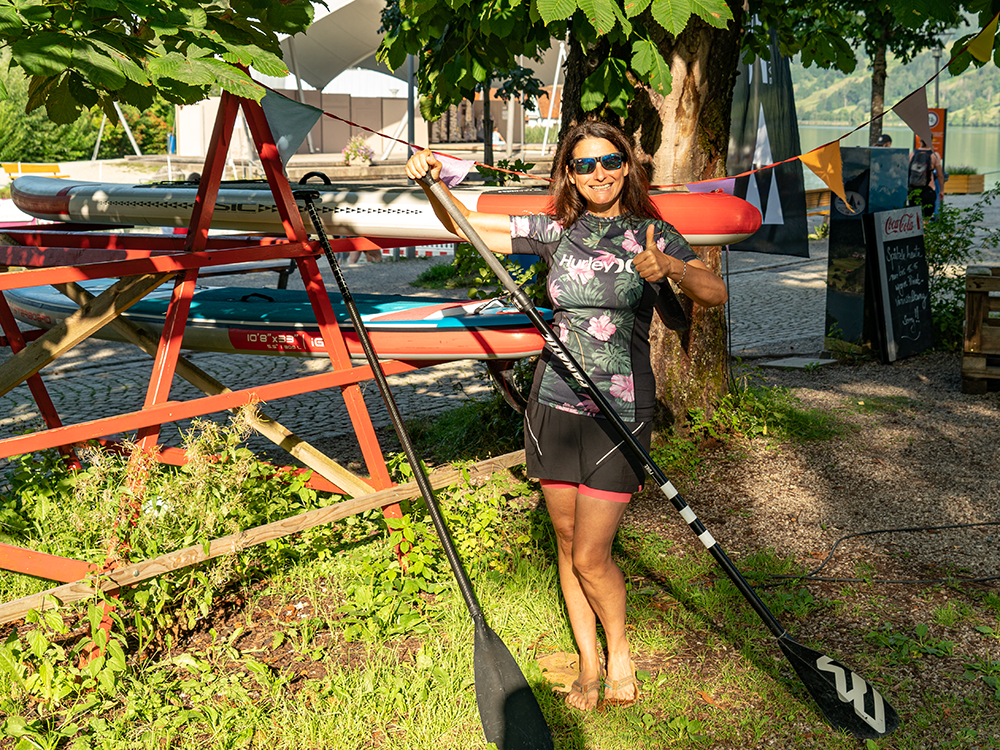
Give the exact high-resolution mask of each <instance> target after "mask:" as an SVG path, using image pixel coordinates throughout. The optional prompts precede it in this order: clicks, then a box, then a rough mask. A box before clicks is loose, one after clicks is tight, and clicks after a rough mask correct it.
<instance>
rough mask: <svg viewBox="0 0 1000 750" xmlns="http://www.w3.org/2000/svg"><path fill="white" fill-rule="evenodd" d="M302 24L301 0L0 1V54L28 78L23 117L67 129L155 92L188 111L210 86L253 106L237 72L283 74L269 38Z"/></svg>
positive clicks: (255, 89)
mask: <svg viewBox="0 0 1000 750" xmlns="http://www.w3.org/2000/svg"><path fill="white" fill-rule="evenodd" d="M312 18H313V7H312V4H311V3H310V2H309V0H0V48H9V49H10V52H11V64H12V65H13V66H17V67H20V68H21V69H22V70H24V72H25V73H26V74H27V75H28V77H29V96H28V103H27V111H28V112H31V111H33V110H35V109H38V108H39V107H44V108H45V111H46V113H47V114H48V116H49V118H50V119H51V120H52V121H53V122H56V123H70V122H73V121H74V120H75V119H76V118H77V117H78V116H79V114H80V112H81V111H82V110H85V109H90V108H91V107H94V106H95V105H99V106H100V107H101V108H102V109H103V110H104V111H105V112H106V113H108V114H113V113H114V109H113V104H114V102H116V101H117V102H120V103H122V104H131V105H132V106H134V107H136V108H137V109H139V110H146V109H147V108H149V107H150V106H151V105H152V104H153V101H154V98H155V96H156V94H160V95H161V96H162V97H163V98H165V99H166V100H167V101H169V102H172V103H175V104H191V103H194V102H197V101H200V100H202V99H204V98H205V97H207V96H208V95H209V93H210V91H211V89H212V87H214V86H217V87H219V88H221V89H223V90H225V91H229V92H231V93H233V94H236V95H237V96H241V97H246V98H250V99H254V100H257V101H259V100H260V99H261V97H263V95H264V89H263V88H262V87H261V86H259V85H258V84H256V83H254V82H253V81H252V80H251V79H250V77H249V76H248V75H247V74H246V73H245V72H244V71H243V70H241V69H240V68H241V67H242V68H253V69H255V70H257V71H259V72H260V73H262V74H264V75H268V76H284V75H286V74H287V73H288V69H287V68H286V66H285V64H284V63H283V62H282V60H281V56H280V49H279V46H278V43H279V40H278V34H294V33H296V32H299V31H303V30H304V29H306V28H307V27H308V26H309V25H310V23H312ZM234 66H240V67H234ZM6 97H7V91H6V89H5V88H4V85H3V82H2V80H0V98H6Z"/></svg>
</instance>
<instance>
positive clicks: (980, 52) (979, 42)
mask: <svg viewBox="0 0 1000 750" xmlns="http://www.w3.org/2000/svg"><path fill="white" fill-rule="evenodd" d="M997 18H998V16H993V20H992V21H990V22H989V23H988V24H987V25H986V28H985V29H983V30H982V31H980V32H979V33H978V34H976V38H975V39H973V40H972V41H971V42H969V54H970V55H972V56H973V57H974V58H976V59H977V60H979V62H987V61H988V60H989V59H990V58H991V57H992V56H993V38H994V37H995V36H996V35H997Z"/></svg>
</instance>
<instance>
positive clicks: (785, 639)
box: [778, 634, 899, 740]
mask: <svg viewBox="0 0 1000 750" xmlns="http://www.w3.org/2000/svg"><path fill="white" fill-rule="evenodd" d="M778 645H779V646H780V647H781V650H782V652H783V653H784V654H785V656H786V657H787V658H788V661H789V662H791V664H792V667H793V668H794V669H795V671H796V672H797V673H798V675H799V678H800V679H801V680H802V682H803V684H804V685H805V686H806V689H807V690H808V691H809V692H810V694H811V695H812V697H813V699H814V700H815V701H816V704H817V705H818V706H819V708H820V711H822V712H823V716H825V717H826V720H827V721H828V722H829V723H830V725H831V726H832V727H833V728H834V729H843V730H844V731H846V732H850V733H851V734H853V735H854V736H855V737H857V738H858V739H862V740H865V739H873V740H874V739H877V738H879V737H882V736H884V735H887V734H889V733H890V732H893V731H895V730H896V728H897V727H898V726H899V715H898V714H897V713H896V711H895V709H894V708H893V707H892V706H890V705H889V702H888V701H886V700H885V698H883V697H882V694H881V693H879V691H878V690H876V689H875V686H874V685H872V684H871V683H869V682H868V681H867V680H865V679H864V678H863V677H861V675H859V674H858V673H857V672H854V671H852V670H851V669H849V668H847V667H845V666H844V665H843V664H841V663H840V662H838V661H834V660H833V659H831V658H830V657H829V656H826V655H824V654H821V653H820V652H819V651H813V650H812V649H811V648H806V647H805V646H803V645H802V644H800V643H797V642H795V641H794V640H792V639H791V638H790V637H789V636H788V635H787V634H786V635H784V636H781V637H780V638H778Z"/></svg>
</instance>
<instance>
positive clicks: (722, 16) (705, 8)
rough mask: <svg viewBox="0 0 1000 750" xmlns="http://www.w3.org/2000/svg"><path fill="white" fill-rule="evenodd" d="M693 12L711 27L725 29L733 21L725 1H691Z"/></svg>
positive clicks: (731, 13)
mask: <svg viewBox="0 0 1000 750" xmlns="http://www.w3.org/2000/svg"><path fill="white" fill-rule="evenodd" d="M691 3H692V4H691V11H692V13H694V14H695V15H696V16H698V17H699V18H700V19H701V20H702V21H704V22H705V23H707V24H708V25H709V26H714V27H715V28H717V29H724V28H726V25H727V24H728V23H729V22H730V21H732V20H733V12H732V11H731V10H730V9H729V6H728V5H726V3H725V0H691Z"/></svg>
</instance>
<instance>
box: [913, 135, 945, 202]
mask: <svg viewBox="0 0 1000 750" xmlns="http://www.w3.org/2000/svg"><path fill="white" fill-rule="evenodd" d="M917 143H918V146H917V148H916V149H914V151H913V153H911V154H910V169H909V177H908V181H907V185H908V188H909V193H910V199H909V201H908V203H907V205H910V206H921V207H922V210H923V214H924V216H925V217H926V218H930V217H931V216H933V215H934V211H935V208H936V207H937V205H938V202H939V201H940V199H941V194H942V193H943V192H944V167H943V166H942V164H941V157H940V156H938V155H937V153H936V152H935V151H934V150H933V149H931V147H930V146H928V145H927V144H926V143H924V140H923V139H922V138H919V137H918V138H917Z"/></svg>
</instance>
